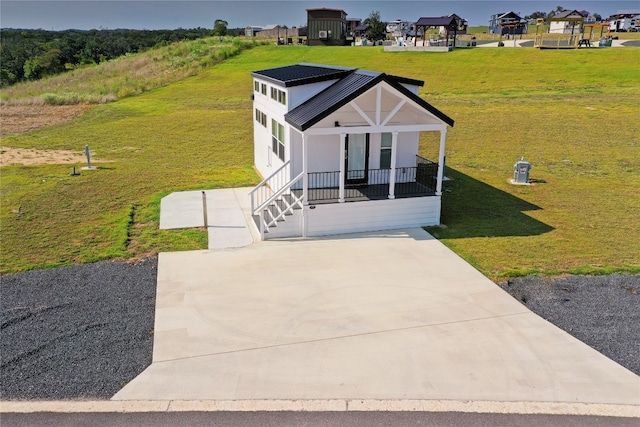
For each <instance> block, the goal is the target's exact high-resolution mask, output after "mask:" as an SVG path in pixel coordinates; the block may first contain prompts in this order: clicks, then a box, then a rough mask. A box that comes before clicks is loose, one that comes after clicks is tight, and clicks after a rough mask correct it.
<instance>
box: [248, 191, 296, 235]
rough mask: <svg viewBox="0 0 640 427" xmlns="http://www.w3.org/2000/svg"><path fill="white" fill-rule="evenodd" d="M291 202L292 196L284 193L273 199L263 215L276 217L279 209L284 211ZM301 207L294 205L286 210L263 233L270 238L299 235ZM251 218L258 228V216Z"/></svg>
mask: <svg viewBox="0 0 640 427" xmlns="http://www.w3.org/2000/svg"><path fill="white" fill-rule="evenodd" d="M283 199H284V200H283ZM285 200H286V202H285ZM293 203H294V201H293V198H292V196H291V195H289V194H285V195H283V197H282V198H281V199H278V200H276V201H274V203H272V204H271V205H270V206H268V207H267V208H266V209H265V217H268V216H270V215H273V217H277V216H278V215H279V214H280V212H281V211H285V210H286V209H287V208H288V207H289V206H291V205H292V204H293ZM301 209H302V208H301V207H300V206H294V208H293V212H287V213H286V214H285V215H284V216H283V217H281V218H279V219H278V220H277V221H276V224H274V225H272V226H271V227H269V230H265V234H269V236H270V238H274V237H294V236H299V235H300V231H299V230H300V220H301V217H302V211H301ZM252 218H253V222H254V224H255V226H256V228H257V229H258V230H260V216H259V215H253V216H252Z"/></svg>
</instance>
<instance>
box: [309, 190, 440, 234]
mask: <svg viewBox="0 0 640 427" xmlns="http://www.w3.org/2000/svg"><path fill="white" fill-rule="evenodd" d="M440 202H441V200H440V197H439V196H432V197H415V198H408V199H395V200H372V201H366V202H346V203H333V204H320V205H315V207H314V208H313V209H311V207H310V206H305V210H304V215H305V222H306V228H307V236H308V237H313V236H324V235H332V234H345V233H358V232H365V231H377V230H393V229H398V228H408V227H423V226H431V225H438V224H439V223H440Z"/></svg>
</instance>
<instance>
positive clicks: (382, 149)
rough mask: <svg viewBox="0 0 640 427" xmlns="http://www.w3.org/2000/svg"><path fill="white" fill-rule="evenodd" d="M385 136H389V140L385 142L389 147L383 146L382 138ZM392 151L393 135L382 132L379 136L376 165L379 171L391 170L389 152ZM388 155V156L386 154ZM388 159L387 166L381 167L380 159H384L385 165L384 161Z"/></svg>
mask: <svg viewBox="0 0 640 427" xmlns="http://www.w3.org/2000/svg"><path fill="white" fill-rule="evenodd" d="M385 135H389V137H390V139H389V140H388V141H387V142H388V143H389V146H386V145H384V143H385V140H384V136H385ZM392 149H393V135H392V134H391V133H390V132H382V133H381V134H380V164H379V165H378V166H379V167H380V169H391V150H392ZM387 153H388V154H387ZM387 156H388V159H389V166H383V165H382V159H383V158H384V159H385V163H386V159H387Z"/></svg>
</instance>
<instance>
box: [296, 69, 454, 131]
mask: <svg viewBox="0 0 640 427" xmlns="http://www.w3.org/2000/svg"><path fill="white" fill-rule="evenodd" d="M383 81H384V82H386V83H388V84H389V85H391V86H392V87H393V88H395V89H396V90H398V91H399V92H401V93H402V94H403V95H404V96H406V97H408V98H409V99H411V100H412V101H413V102H415V103H416V104H418V105H419V106H421V107H422V108H424V109H425V110H427V111H428V112H430V113H432V114H433V115H435V116H436V117H438V118H439V119H441V120H442V121H444V122H445V123H447V124H448V125H450V126H453V120H452V119H451V118H449V117H448V116H446V115H445V114H444V113H442V112H441V111H440V110H438V109H436V108H435V107H433V106H432V105H431V104H429V103H427V102H426V101H424V100H423V99H422V98H420V97H419V96H417V95H415V94H414V93H413V92H411V91H410V90H408V89H407V88H405V87H404V86H402V84H401V83H408V84H413V85H417V86H422V85H424V82H422V81H420V80H413V79H406V78H403V77H396V76H391V75H388V74H385V73H379V72H376V71H368V70H360V69H357V70H353V71H351V72H350V74H349V75H347V76H346V77H344V78H342V79H341V80H339V81H337V82H336V83H334V84H333V85H331V86H329V87H328V88H327V89H325V90H323V91H322V92H320V93H318V94H317V95H315V96H314V97H312V98H311V99H309V100H307V101H306V102H304V103H303V104H301V105H299V106H298V107H296V108H294V109H293V110H291V111H289V112H288V113H287V114H285V116H284V117H285V121H286V122H287V123H289V124H290V125H292V126H293V127H294V128H296V129H298V130H300V131H304V130H306V129H308V128H310V127H311V126H313V125H314V124H316V123H318V122H319V121H320V120H322V119H324V118H325V117H327V116H328V115H329V114H331V113H333V112H335V111H336V110H338V109H339V108H341V107H343V106H344V105H346V104H347V103H349V102H351V101H352V100H354V99H355V98H357V97H358V96H360V95H362V94H363V93H365V92H366V91H367V90H369V89H371V88H372V87H374V86H376V85H377V84H379V83H380V82H383Z"/></svg>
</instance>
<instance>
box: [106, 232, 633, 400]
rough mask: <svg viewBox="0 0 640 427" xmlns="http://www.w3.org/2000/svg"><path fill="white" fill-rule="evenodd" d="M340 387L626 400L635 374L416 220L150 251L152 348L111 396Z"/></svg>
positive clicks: (350, 392)
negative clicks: (340, 232) (399, 225)
mask: <svg viewBox="0 0 640 427" xmlns="http://www.w3.org/2000/svg"><path fill="white" fill-rule="evenodd" d="M336 399H338V400H341V401H349V402H352V401H354V400H361V401H363V402H365V401H376V402H378V401H384V402H390V401H407V402H408V401H413V402H424V401H434V402H435V401H441V400H445V401H467V400H469V401H480V402H520V403H522V402H534V406H535V402H540V403H541V405H543V406H544V405H547V406H548V405H552V406H553V404H554V403H557V404H565V405H575V404H605V405H606V404H609V405H624V406H625V407H627V408H631V409H630V411H631V412H635V411H636V409H638V411H640V408H638V407H637V405H638V404H639V403H640V378H639V377H638V376H637V375H635V374H633V373H632V372H630V371H628V370H627V369H625V368H623V367H621V366H620V365H618V364H616V363H615V362H613V361H611V360H610V359H608V358H606V357H604V356H603V355H601V354H600V353H598V352H597V351H595V350H593V349H592V348H590V347H588V346H587V345H585V344H584V343H582V342H580V341H579V340H577V339H575V338H573V337H571V336H570V335H569V334H567V333H565V332H564V331H562V330H560V329H558V328H556V327H555V326H553V325H552V324H550V323H548V322H546V321H545V320H543V319H541V318H540V317H538V316H537V315H535V314H534V313H532V312H531V311H529V310H528V309H527V308H526V307H525V306H523V305H522V304H520V303H519V302H517V301H516V300H514V299H513V298H512V297H511V296H509V295H508V294H506V293H505V292H504V291H502V290H501V289H500V288H499V287H498V286H496V285H495V284H494V283H493V282H491V281H490V280H488V279H487V278H485V277H484V276H482V275H481V274H480V273H479V272H478V271H476V270H475V269H474V268H473V267H471V266H470V265H469V264H467V263H466V262H465V261H464V260H462V259H461V258H459V257H458V256H457V255H456V254H454V253H453V252H452V251H450V250H449V249H448V248H446V247H445V246H444V245H442V244H441V243H440V242H439V241H437V240H435V239H433V238H432V237H431V236H430V235H429V234H428V233H426V232H424V231H423V230H421V229H411V230H401V231H395V232H379V233H366V234H354V235H345V236H336V237H331V238H324V239H314V240H290V241H282V240H281V241H267V242H257V243H255V244H253V245H251V246H247V247H243V248H235V249H223V250H220V249H219V250H214V251H193V252H182V253H162V254H160V257H159V268H158V290H157V301H156V322H155V341H154V353H153V363H152V365H151V366H150V367H149V368H147V369H146V370H145V371H144V372H143V373H142V374H141V375H139V376H138V377H137V378H135V379H134V380H133V381H132V382H131V383H129V384H128V385H127V386H125V387H124V388H123V389H122V390H121V391H120V392H119V393H117V394H116V395H115V396H114V398H113V400H114V401H127V400H129V401H137V400H164V401H185V400H187V401H193V400H198V401H201V400H213V401H244V400H246V401H263V400H270V401H274V402H275V401H277V400H284V401H292V400H293V401H298V400H303V401H309V400H320V401H327V402H331V401H335V400H336ZM529 404H530V403H529ZM629 405H631V406H629ZM274 409H275V408H274Z"/></svg>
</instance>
